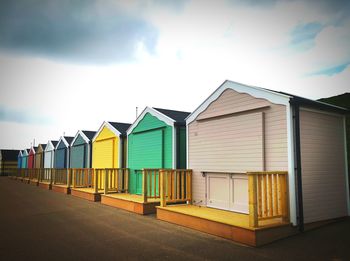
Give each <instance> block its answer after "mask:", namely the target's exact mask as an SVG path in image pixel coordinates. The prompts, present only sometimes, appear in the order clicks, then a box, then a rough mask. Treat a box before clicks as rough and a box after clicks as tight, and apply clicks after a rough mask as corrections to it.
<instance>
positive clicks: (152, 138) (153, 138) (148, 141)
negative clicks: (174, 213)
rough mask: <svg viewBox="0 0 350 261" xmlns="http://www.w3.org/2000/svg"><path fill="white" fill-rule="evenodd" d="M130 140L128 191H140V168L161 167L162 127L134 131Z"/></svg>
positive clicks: (135, 192) (136, 192) (138, 192)
mask: <svg viewBox="0 0 350 261" xmlns="http://www.w3.org/2000/svg"><path fill="white" fill-rule="evenodd" d="M129 142H130V154H129V157H130V158H129V162H130V163H131V165H132V166H133V170H132V171H131V173H130V193H133V194H141V193H142V169H144V168H163V165H164V164H163V129H157V130H150V131H145V132H140V133H134V134H133V135H132V138H131V139H129Z"/></svg>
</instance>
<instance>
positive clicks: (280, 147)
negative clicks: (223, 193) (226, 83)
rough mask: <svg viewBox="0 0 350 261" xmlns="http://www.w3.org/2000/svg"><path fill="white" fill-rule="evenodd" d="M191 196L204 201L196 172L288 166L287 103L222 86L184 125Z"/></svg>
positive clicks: (202, 185)
mask: <svg viewBox="0 0 350 261" xmlns="http://www.w3.org/2000/svg"><path fill="white" fill-rule="evenodd" d="M188 135H189V137H188V142H189V152H188V160H189V162H188V167H189V168H190V169H193V199H194V203H195V204H205V201H206V197H205V193H206V183H205V182H206V181H205V177H202V174H201V171H211V172H215V171H220V172H237V173H245V172H247V171H254V170H256V171H263V170H267V171H268V170H281V171H282V170H288V155H287V121H286V107H285V106H283V105H276V104H273V103H271V102H269V101H267V100H264V99H257V98H254V97H252V96H250V95H248V94H245V93H238V92H236V91H234V90H231V89H227V90H225V91H224V92H223V93H222V94H221V95H220V96H219V97H218V99H217V100H215V101H213V102H212V103H211V104H210V105H209V106H208V108H207V109H206V110H205V111H203V112H202V113H201V114H199V115H198V117H197V119H196V120H195V121H193V122H192V123H190V124H189V125H188Z"/></svg>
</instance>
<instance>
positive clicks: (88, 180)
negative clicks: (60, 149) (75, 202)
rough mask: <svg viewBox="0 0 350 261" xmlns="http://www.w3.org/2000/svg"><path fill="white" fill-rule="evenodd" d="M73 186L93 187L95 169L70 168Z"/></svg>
mask: <svg viewBox="0 0 350 261" xmlns="http://www.w3.org/2000/svg"><path fill="white" fill-rule="evenodd" d="M70 175H71V177H72V178H71V179H72V187H73V188H92V187H93V175H94V169H88V168H84V169H70Z"/></svg>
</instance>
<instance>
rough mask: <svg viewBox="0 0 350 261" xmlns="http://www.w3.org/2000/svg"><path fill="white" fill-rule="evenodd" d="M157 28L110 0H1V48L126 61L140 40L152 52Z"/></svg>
mask: <svg viewBox="0 0 350 261" xmlns="http://www.w3.org/2000/svg"><path fill="white" fill-rule="evenodd" d="M157 37H158V32H157V30H156V28H155V27H154V26H153V25H151V24H149V23H148V22H147V21H145V20H143V19H142V18H139V17H137V16H136V14H133V15H131V14H127V13H125V12H123V10H122V9H121V8H118V5H117V4H116V3H115V2H113V1H98V0H80V1H78V0H77V1H70V0H60V1H54V0H46V1H45V0H2V1H0V48H2V49H3V50H5V51H14V52H20V53H25V54H35V55H43V56H48V57H53V58H57V59H68V60H72V61H74V62H83V63H84V62H87V63H115V62H125V61H130V60H132V59H133V57H134V53H135V50H136V47H137V44H138V43H140V42H141V43H143V45H144V46H145V48H146V50H147V51H148V52H149V53H153V52H154V48H155V45H156V42H157Z"/></svg>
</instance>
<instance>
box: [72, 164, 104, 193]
mask: <svg viewBox="0 0 350 261" xmlns="http://www.w3.org/2000/svg"><path fill="white" fill-rule="evenodd" d="M105 172H107V170H106V169H70V172H69V173H68V174H69V176H71V178H72V187H73V188H92V189H93V190H94V193H99V191H101V190H104V187H105ZM107 181H108V180H107Z"/></svg>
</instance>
